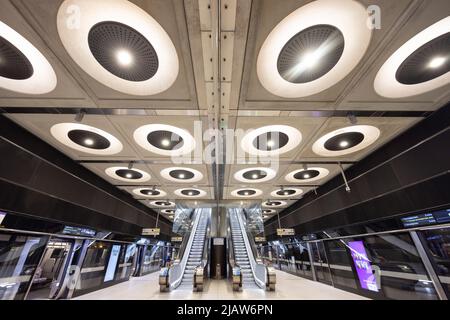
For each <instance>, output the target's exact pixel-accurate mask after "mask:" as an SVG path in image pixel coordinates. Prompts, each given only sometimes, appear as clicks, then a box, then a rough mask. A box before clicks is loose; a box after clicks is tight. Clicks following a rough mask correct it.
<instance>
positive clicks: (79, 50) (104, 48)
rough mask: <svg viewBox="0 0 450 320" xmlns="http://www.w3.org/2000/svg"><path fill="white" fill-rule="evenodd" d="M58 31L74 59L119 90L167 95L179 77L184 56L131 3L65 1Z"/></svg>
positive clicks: (166, 35) (61, 10) (141, 10)
mask: <svg viewBox="0 0 450 320" xmlns="http://www.w3.org/2000/svg"><path fill="white" fill-rule="evenodd" d="M73 7H76V8H77V10H78V12H80V13H81V19H82V22H81V23H78V24H77V23H76V22H73V20H74V19H71V17H70V14H72V9H71V8H73ZM57 27H58V33H59V36H60V38H61V41H62V43H63V45H64V47H65V48H66V50H67V52H68V53H69V55H70V56H71V57H72V59H73V60H74V61H75V62H76V63H77V64H78V65H79V66H80V67H81V68H82V69H83V70H84V71H85V72H86V73H88V74H89V75H90V76H91V77H93V78H94V79H96V80H97V81H99V82H100V83H102V84H104V85H106V86H108V87H110V88H112V89H114V90H117V91H120V92H123V93H127V94H133V95H154V94H157V93H160V92H163V91H165V90H167V89H168V88H169V87H170V86H171V85H172V84H173V83H174V82H175V80H176V78H177V76H178V71H179V62H178V55H177V52H176V49H175V46H174V45H173V43H172V40H171V39H170V37H169V35H168V34H167V33H166V32H165V30H164V29H163V28H162V27H161V25H160V24H159V23H158V22H157V21H156V20H155V19H154V18H153V17H151V16H150V15H149V14H148V13H147V12H146V11H144V10H143V9H141V8H139V7H138V6H137V5H135V4H133V3H132V2H130V1H126V0H115V1H110V0H96V1H91V0H65V1H64V2H63V3H62V4H61V6H60V8H59V10H58V16H57Z"/></svg>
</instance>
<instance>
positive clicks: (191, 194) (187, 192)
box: [181, 189, 200, 197]
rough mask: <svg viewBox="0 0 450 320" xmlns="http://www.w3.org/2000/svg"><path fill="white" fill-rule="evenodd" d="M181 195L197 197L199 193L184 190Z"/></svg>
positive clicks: (192, 190)
mask: <svg viewBox="0 0 450 320" xmlns="http://www.w3.org/2000/svg"><path fill="white" fill-rule="evenodd" d="M181 194H183V195H185V196H190V197H192V196H198V195H199V194H200V191H198V190H194V189H186V190H181Z"/></svg>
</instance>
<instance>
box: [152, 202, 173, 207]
mask: <svg viewBox="0 0 450 320" xmlns="http://www.w3.org/2000/svg"><path fill="white" fill-rule="evenodd" d="M154 203H155V204H156V205H157V206H164V207H167V206H170V202H168V201H156V202H154Z"/></svg>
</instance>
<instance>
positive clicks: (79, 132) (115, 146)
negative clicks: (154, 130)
mask: <svg viewBox="0 0 450 320" xmlns="http://www.w3.org/2000/svg"><path fill="white" fill-rule="evenodd" d="M50 133H51V134H52V136H53V137H54V138H55V139H56V140H58V141H59V142H61V143H62V144H64V145H65V146H67V147H69V148H71V149H74V150H77V151H81V152H84V153H89V154H94V155H113V154H117V153H119V152H121V151H122V149H123V146H122V143H121V142H120V141H119V140H118V139H117V138H116V137H114V136H113V135H111V134H109V133H108V132H106V131H104V130H102V129H99V128H96V127H92V126H89V125H86V124H81V123H71V122H64V123H58V124H55V125H53V126H52V127H51V128H50Z"/></svg>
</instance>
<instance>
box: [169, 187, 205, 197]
mask: <svg viewBox="0 0 450 320" xmlns="http://www.w3.org/2000/svg"><path fill="white" fill-rule="evenodd" d="M174 193H175V194H176V195H177V196H179V197H185V198H200V197H204V196H206V191H204V190H201V189H196V188H183V189H178V190H175V191H174Z"/></svg>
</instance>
